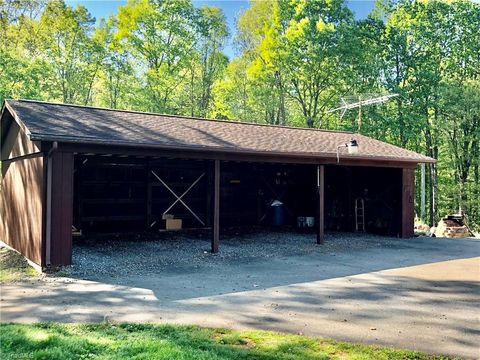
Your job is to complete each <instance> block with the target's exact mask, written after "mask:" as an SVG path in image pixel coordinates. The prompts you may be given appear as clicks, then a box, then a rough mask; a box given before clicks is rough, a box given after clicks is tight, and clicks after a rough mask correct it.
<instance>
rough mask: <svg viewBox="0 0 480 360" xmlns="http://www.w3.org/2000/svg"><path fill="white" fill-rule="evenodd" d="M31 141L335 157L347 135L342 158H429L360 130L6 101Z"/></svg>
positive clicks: (429, 159) (29, 101) (407, 159)
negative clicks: (349, 150)
mask: <svg viewBox="0 0 480 360" xmlns="http://www.w3.org/2000/svg"><path fill="white" fill-rule="evenodd" d="M5 105H6V108H7V109H9V110H10V111H11V112H13V113H14V114H13V115H14V116H16V117H17V119H19V121H21V122H22V123H23V124H24V125H25V127H26V128H27V130H28V132H29V136H30V139H31V140H42V141H58V142H77V143H89V144H91V143H94V144H108V145H135V146H138V147H142V146H144V147H159V148H169V149H171V148H177V149H180V150H181V149H185V150H207V151H222V152H235V153H239V152H240V153H242V152H244V153H259V154H279V155H282V154H285V155H289V156H299V157H301V156H318V157H319V158H325V157H336V151H337V147H338V146H339V145H341V144H345V143H346V142H348V141H349V140H350V139H351V138H352V137H354V138H355V139H357V140H358V143H359V149H360V150H359V153H358V154H355V155H347V154H346V151H345V149H344V148H342V149H341V150H340V151H341V154H342V157H355V158H359V159H360V158H361V159H371V160H392V161H408V162H433V161H434V160H433V159H432V158H429V157H427V156H424V155H421V154H418V153H415V152H413V151H409V150H405V149H402V148H400V147H397V146H394V145H391V144H388V143H385V142H382V141H378V140H375V139H372V138H369V137H367V136H364V135H360V134H353V133H350V132H341V131H327V130H317V129H303V128H292V127H283V126H270V125H259V124H251V123H242V122H237V121H221V120H206V119H198V118H190V117H183V116H173V115H160V114H152V113H143V112H136V111H126V110H111V109H102V108H94V107H87V106H78V105H66V104H55V103H47V102H41V101H32V100H7V101H6V103H5Z"/></svg>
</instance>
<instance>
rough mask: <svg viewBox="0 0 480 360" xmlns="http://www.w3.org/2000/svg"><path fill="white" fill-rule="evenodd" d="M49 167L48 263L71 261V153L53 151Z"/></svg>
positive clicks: (62, 263)
mask: <svg viewBox="0 0 480 360" xmlns="http://www.w3.org/2000/svg"><path fill="white" fill-rule="evenodd" d="M49 165H51V166H52V169H51V174H52V175H51V189H52V191H51V194H52V195H51V200H50V201H51V216H50V217H49V220H47V221H51V226H50V229H51V230H50V231H51V237H50V256H49V259H47V261H48V260H50V264H49V265H53V266H56V265H69V264H71V263H72V221H73V154H72V153H66V152H65V153H64V152H53V154H52V159H51V161H50V163H49Z"/></svg>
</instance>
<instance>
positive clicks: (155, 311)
mask: <svg viewBox="0 0 480 360" xmlns="http://www.w3.org/2000/svg"><path fill="white" fill-rule="evenodd" d="M267 235H268V236H273V237H272V238H267V237H265V235H263V234H262V233H252V234H244V235H242V236H236V235H235V234H233V235H231V236H226V237H225V239H224V240H222V242H223V243H222V249H223V251H222V252H220V253H218V254H211V253H210V252H209V251H208V249H209V238H208V237H206V238H205V239H202V238H201V237H198V236H197V237H190V236H187V235H186V234H179V237H177V238H167V239H164V240H162V241H158V240H151V241H146V242H143V243H142V246H140V247H139V246H138V245H139V244H138V243H137V242H136V241H133V240H134V239H132V241H120V242H119V241H118V239H115V240H110V242H109V241H106V242H105V241H102V242H103V247H102V246H100V245H99V244H100V242H98V241H96V242H94V245H93V246H91V245H89V244H86V243H85V244H83V245H82V244H80V245H78V246H76V247H74V260H76V261H75V262H76V263H77V265H74V266H73V267H72V268H70V269H69V270H68V271H69V274H68V273H67V274H64V275H66V277H46V278H44V279H41V280H33V281H23V282H18V283H12V284H5V285H3V286H2V302H1V310H2V321H18V322H29V321H63V322H96V321H103V320H104V319H108V320H110V321H136V322H174V323H185V324H199V325H204V326H214V327H217V326H218V327H229V328H259V329H271V330H277V331H286V332H293V333H304V334H309V335H318V336H323V337H329V338H334V339H343V340H348V341H355V342H366V343H375V344H380V345H389V346H395V347H400V348H413V349H417V350H422V351H426V352H430V353H440V354H452V355H458V356H463V357H469V358H478V357H479V356H480V354H479V348H478V343H479V341H478V340H479V333H478V327H479V317H478V303H479V301H480V293H479V280H480V279H479V277H480V268H479V267H480V258H479V256H480V242H479V241H478V240H475V239H455V240H451V239H443V238H416V239H414V240H411V239H410V240H408V239H395V238H386V237H381V236H371V235H360V236H359V235H349V234H340V233H338V234H332V233H330V234H327V237H326V242H325V245H323V246H317V245H315V244H312V241H311V240H312V238H314V237H315V235H313V234H303V235H297V234H292V233H281V232H277V233H273V235H272V233H271V232H268V234H267ZM274 248H275V249H276V251H273V249H274ZM142 249H143V250H142ZM204 251H206V253H204ZM175 254H176V255H175ZM229 254H230V255H229ZM242 254H243V256H242ZM99 258H103V259H104V260H105V263H103V265H98V266H97V267H94V265H95V264H100V263H99V262H98V261H97V260H98V259H99ZM108 259H109V260H108ZM178 259H184V260H183V261H178ZM109 261H110V262H109ZM75 262H74V263H75ZM82 264H83V265H82ZM127 264H129V265H127Z"/></svg>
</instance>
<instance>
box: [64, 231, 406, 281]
mask: <svg viewBox="0 0 480 360" xmlns="http://www.w3.org/2000/svg"><path fill="white" fill-rule="evenodd" d="M315 241H316V240H315V235H314V234H312V233H297V232H288V231H270V232H269V231H261V230H259V231H251V232H249V233H245V232H241V233H239V232H235V230H230V231H229V232H228V233H227V234H224V236H223V237H222V239H221V243H220V251H219V252H218V253H217V254H212V253H211V252H210V234H209V232H208V231H207V232H203V231H196V232H191V233H181V232H168V233H159V234H151V233H148V234H143V235H131V236H130V237H128V236H125V235H124V236H123V237H121V236H119V235H104V236H102V237H97V238H90V239H86V240H83V241H80V242H78V243H77V245H76V246H75V247H74V251H73V263H74V264H75V265H72V266H69V267H66V268H64V271H63V273H64V274H66V275H70V276H73V277H82V278H86V279H91V280H96V279H102V278H103V277H105V276H108V277H122V276H125V275H128V274H132V275H152V274H162V273H165V272H172V271H173V272H178V271H180V270H182V271H188V270H189V269H190V270H195V269H207V268H215V267H218V266H226V265H231V264H238V263H252V262H255V261H261V260H268V259H274V258H282V257H290V256H303V255H309V254H332V255H335V253H337V252H345V251H359V250H366V249H371V248H378V247H383V248H395V247H398V246H399V241H398V239H396V238H387V237H381V236H375V235H368V234H363V233H358V234H354V235H353V234H346V233H333V234H330V235H328V236H327V239H326V242H325V244H324V245H322V246H318V245H317V244H316V242H315Z"/></svg>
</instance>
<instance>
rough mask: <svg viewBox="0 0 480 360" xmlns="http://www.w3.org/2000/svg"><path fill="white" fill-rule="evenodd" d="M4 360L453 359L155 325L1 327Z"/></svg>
mask: <svg viewBox="0 0 480 360" xmlns="http://www.w3.org/2000/svg"><path fill="white" fill-rule="evenodd" d="M0 350H1V353H2V356H3V358H4V359H23V358H25V359H27V358H28V359H58V360H61V359H205V360H207V359H263V360H273V359H290V360H295V359H302V360H303V359H312V360H313V359H380V360H381V359H391V360H394V359H399V360H400V359H402V360H408V359H418V360H422V359H431V360H433V359H448V357H442V356H430V355H425V354H422V353H419V352H416V351H410V350H397V349H391V348H383V347H377V346H371V345H370V346H367V345H359V344H350V343H344V342H337V341H332V340H324V339H319V338H313V337H306V336H300V335H288V334H280V333H274V332H267V331H248V332H245V331H243V332H239V331H232V330H225V329H209V328H200V327H197V326H179V325H151V324H130V323H125V324H109V323H103V324H85V325H66V324H33V325H14V324H0Z"/></svg>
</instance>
